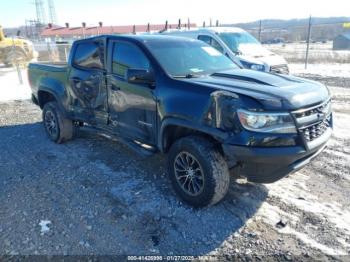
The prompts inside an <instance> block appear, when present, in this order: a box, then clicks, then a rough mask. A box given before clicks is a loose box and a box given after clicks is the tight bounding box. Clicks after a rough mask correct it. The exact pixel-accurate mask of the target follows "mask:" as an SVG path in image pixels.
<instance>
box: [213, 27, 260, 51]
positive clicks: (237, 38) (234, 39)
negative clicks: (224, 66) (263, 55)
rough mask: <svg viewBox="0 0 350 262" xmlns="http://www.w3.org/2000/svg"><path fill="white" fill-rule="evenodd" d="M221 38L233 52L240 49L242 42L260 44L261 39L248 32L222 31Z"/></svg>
mask: <svg viewBox="0 0 350 262" xmlns="http://www.w3.org/2000/svg"><path fill="white" fill-rule="evenodd" d="M219 36H220V38H221V39H222V41H224V43H225V44H226V45H227V46H228V48H230V49H231V50H232V51H233V52H238V51H239V46H240V45H242V44H254V45H260V43H259V41H258V40H256V39H255V37H254V36H252V35H251V34H249V33H247V32H240V33H220V34H219Z"/></svg>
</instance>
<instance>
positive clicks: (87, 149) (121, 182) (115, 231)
mask: <svg viewBox="0 0 350 262" xmlns="http://www.w3.org/2000/svg"><path fill="white" fill-rule="evenodd" d="M0 138H3V139H1V140H0V146H1V148H2V149H3V151H4V155H3V156H4V157H3V158H1V157H0V160H1V161H6V162H4V163H0V165H2V166H3V167H4V168H3V169H2V173H3V174H2V175H1V177H0V179H1V180H6V179H9V180H11V179H12V180H13V179H14V178H15V177H16V174H17V175H18V174H21V173H25V174H26V176H27V177H28V176H30V179H26V177H24V178H23V179H22V180H21V183H19V184H18V186H17V189H16V190H17V191H18V194H21V188H22V187H23V188H31V187H35V188H36V190H38V192H37V193H36V194H34V195H33V196H32V199H31V194H30V193H28V194H27V196H26V198H27V203H29V204H26V205H25V206H23V207H22V209H23V210H25V209H26V208H27V207H28V206H30V205H32V204H30V203H31V202H37V201H48V200H47V199H44V200H40V199H38V198H39V196H41V195H42V194H40V192H41V191H40V190H41V188H43V190H45V192H47V191H48V192H51V193H50V201H49V202H48V203H49V204H48V205H47V206H46V207H43V209H47V210H46V211H45V212H46V215H47V216H48V217H50V216H52V217H62V218H66V220H62V221H61V220H56V221H55V222H54V223H55V227H56V228H57V230H58V229H60V230H66V231H67V230H68V231H69V232H70V234H71V235H72V236H74V237H72V239H66V240H65V241H67V244H69V245H71V247H72V250H71V252H72V253H74V252H75V254H76V252H78V251H75V250H74V249H73V247H74V246H75V245H76V243H75V242H73V239H74V238H80V236H81V235H87V236H89V239H88V241H89V245H90V248H91V249H90V250H89V251H86V252H90V253H91V252H93V253H95V254H103V255H111V254H124V255H125V254H128V255H130V254H133V255H136V254H137V255H150V254H152V255H156V254H161V255H204V254H207V253H209V252H211V251H213V250H215V249H217V248H220V246H221V245H222V244H223V242H224V241H229V242H230V243H231V245H233V244H234V242H235V240H234V233H235V232H237V231H239V229H240V228H242V227H244V226H245V224H246V222H247V220H249V219H250V218H252V217H253V216H254V215H255V214H256V212H257V210H258V209H259V207H260V206H261V204H262V203H263V202H264V201H265V199H266V197H267V189H266V187H265V186H263V185H256V184H250V183H236V182H234V183H232V184H231V185H230V190H229V193H228V195H227V197H226V198H225V199H224V201H222V202H221V203H219V204H218V205H215V206H212V207H208V208H203V209H193V208H191V207H190V206H187V205H185V204H183V203H181V202H180V201H179V200H178V198H177V197H176V196H175V193H174V192H173V190H172V188H171V185H170V182H169V180H168V178H167V176H166V167H165V166H166V159H165V158H164V157H163V156H161V155H155V156H152V157H147V158H143V157H140V156H139V155H137V154H135V152H133V151H131V150H130V149H128V148H127V147H125V146H123V145H122V144H120V143H119V142H116V141H113V140H110V139H107V138H105V137H103V136H101V135H97V134H95V133H92V132H89V131H83V132H80V134H79V136H78V137H77V138H76V139H75V140H73V141H71V142H68V143H65V144H63V145H56V144H54V143H52V142H51V141H49V140H48V138H47V137H46V135H45V133H44V130H43V128H42V126H41V123H32V124H23V125H15V126H7V127H3V128H0ZM5 138H6V139H5ZM15 143H16V144H17V145H20V146H15ZM34 145H35V146H34ZM11 155H12V156H16V158H18V159H21V165H17V163H16V162H13V163H12V162H9V161H8V160H6V157H7V156H9V158H8V159H11ZM6 170H7V171H6ZM12 180H11V181H12ZM25 183H28V184H25ZM10 185H11V183H8V184H7V186H6V187H5V188H3V190H4V192H5V191H6V190H10V188H7V187H10ZM19 185H20V186H19ZM58 189H59V191H60V192H57V191H58ZM66 196H69V197H66ZM13 201H14V202H15V201H16V200H13ZM84 203H85V204H84ZM11 204H12V205H13V204H18V208H19V209H21V204H19V203H11ZM77 206H80V209H77V208H76V207H77ZM91 210H96V213H98V214H99V215H95V216H94V215H91ZM28 212H29V211H28ZM74 216H76V217H80V216H81V217H85V219H86V221H87V222H86V223H92V224H93V226H92V228H93V229H92V230H91V229H90V230H91V231H89V232H85V231H79V230H80V229H79V227H77V229H68V228H67V227H68V225H69V224H70V223H71V224H74V223H76V222H75V220H74V219H71V217H74ZM90 216H93V218H91V219H90V220H91V221H90V220H89V217H90ZM89 221H90V222H89ZM53 241H54V239H53ZM57 241H58V240H57ZM123 241H127V242H125V243H123ZM53 243H55V242H53ZM121 245H122V246H123V248H120V246H121ZM48 248H49V247H48ZM48 250H50V249H48ZM53 252H56V253H57V251H53ZM79 252H81V251H79ZM84 252H85V251H84Z"/></svg>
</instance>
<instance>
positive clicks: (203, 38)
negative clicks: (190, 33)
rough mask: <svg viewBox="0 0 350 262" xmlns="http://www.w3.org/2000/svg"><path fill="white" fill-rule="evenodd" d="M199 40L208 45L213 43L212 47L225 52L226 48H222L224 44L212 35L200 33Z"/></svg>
mask: <svg viewBox="0 0 350 262" xmlns="http://www.w3.org/2000/svg"><path fill="white" fill-rule="evenodd" d="M198 40H201V41H203V42H205V43H207V44H208V45H211V46H212V47H214V48H215V49H216V50H218V51H219V52H221V53H224V49H223V48H222V46H221V45H220V44H219V43H218V41H216V40H215V39H214V38H212V37H211V36H208V35H199V36H198Z"/></svg>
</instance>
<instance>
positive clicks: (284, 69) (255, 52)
mask: <svg viewBox="0 0 350 262" xmlns="http://www.w3.org/2000/svg"><path fill="white" fill-rule="evenodd" d="M162 34H168V35H176V36H184V37H189V38H194V39H198V40H202V41H204V42H206V43H207V44H209V45H211V46H212V47H214V48H215V49H217V50H218V51H220V52H221V53H223V54H225V55H226V56H227V57H229V58H230V59H231V60H232V61H234V62H236V63H237V64H239V65H240V66H242V67H244V68H248V69H253V70H257V71H264V72H275V73H282V74H288V73H289V68H288V65H287V62H286V60H285V59H284V58H283V57H282V56H279V55H277V54H275V53H273V52H271V51H269V50H267V49H266V48H265V47H263V46H262V45H261V43H260V42H259V41H258V40H257V39H256V38H255V37H254V36H252V35H251V34H249V33H248V32H246V31H244V30H243V29H240V28H237V27H207V28H200V29H191V30H169V31H165V32H163V33H162Z"/></svg>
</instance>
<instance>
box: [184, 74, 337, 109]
mask: <svg viewBox="0 0 350 262" xmlns="http://www.w3.org/2000/svg"><path fill="white" fill-rule="evenodd" d="M186 81H190V82H194V83H197V84H201V85H206V86H210V87H214V88H217V89H221V90H226V91H231V92H234V93H238V94H243V95H247V96H250V97H253V98H255V99H257V100H259V102H261V103H262V104H263V106H264V107H265V109H284V110H285V109H288V110H295V109H300V108H303V107H308V106H311V105H315V104H318V103H321V102H323V101H325V100H327V99H328V98H329V96H330V94H329V91H328V89H327V87H326V86H324V85H323V84H321V83H318V82H315V81H311V80H306V79H303V78H299V77H294V76H290V75H280V74H272V73H264V72H259V71H254V70H248V69H237V70H230V71H223V72H220V73H215V74H212V75H210V76H204V77H198V78H191V79H187V80H186Z"/></svg>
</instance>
